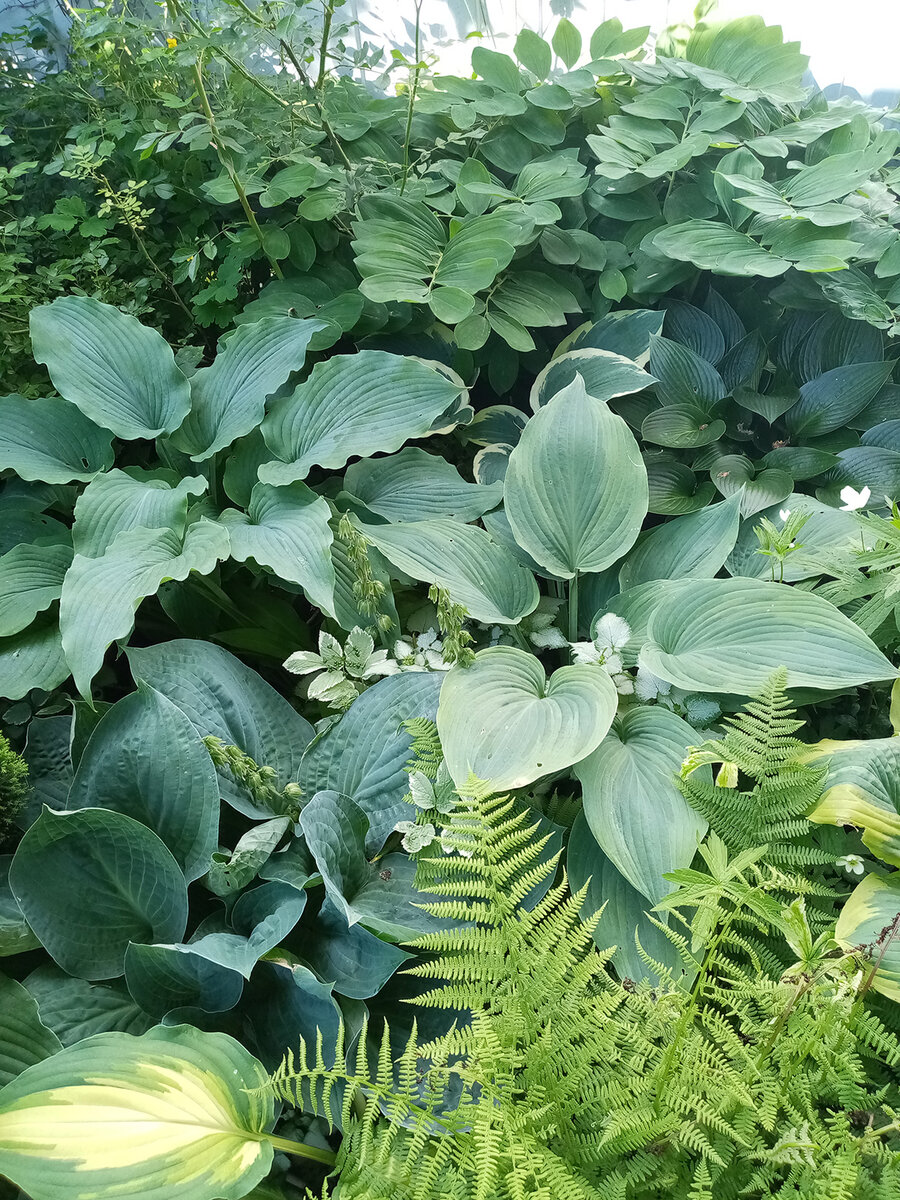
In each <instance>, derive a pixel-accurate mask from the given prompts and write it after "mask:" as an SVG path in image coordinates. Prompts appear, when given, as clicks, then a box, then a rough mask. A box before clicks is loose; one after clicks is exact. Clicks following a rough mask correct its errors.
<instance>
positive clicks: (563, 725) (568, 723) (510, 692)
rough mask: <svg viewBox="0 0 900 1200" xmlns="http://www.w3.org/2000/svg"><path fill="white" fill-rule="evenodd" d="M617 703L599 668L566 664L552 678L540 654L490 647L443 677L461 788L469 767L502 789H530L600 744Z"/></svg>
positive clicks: (443, 724) (445, 716) (450, 748)
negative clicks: (466, 664)
mask: <svg viewBox="0 0 900 1200" xmlns="http://www.w3.org/2000/svg"><path fill="white" fill-rule="evenodd" d="M617 703H618V693H617V692H616V689H615V686H614V684H613V682H612V680H611V679H610V677H609V676H608V675H607V673H606V672H605V671H604V670H603V669H602V668H600V667H597V666H593V665H591V666H574V667H560V668H559V670H557V671H554V673H553V674H552V675H551V676H550V678H549V680H548V679H547V677H546V674H545V672H544V668H543V667H542V666H541V664H540V662H539V661H538V659H537V658H535V657H534V656H533V655H531V654H526V653H525V651H523V650H517V649H516V648H515V647H513V646H491V647H489V648H488V649H486V650H481V651H479V652H478V654H477V655H476V657H475V662H474V663H473V665H472V666H470V667H465V668H463V667H454V668H453V670H452V671H450V673H449V674H448V676H447V678H446V679H445V680H444V686H443V688H442V689H441V702H440V704H439V706H438V716H437V723H438V730H439V731H440V735H441V745H442V746H443V748H444V755H445V758H446V762H447V767H448V769H449V771H450V774H451V775H452V777H453V780H454V782H455V783H456V784H457V786H458V787H462V786H463V785H464V784H465V782H466V780H467V779H468V777H469V774H470V773H474V774H475V775H477V777H478V778H479V779H483V780H485V781H488V780H489V781H490V782H491V783H492V784H493V785H494V786H495V788H496V789H497V791H503V790H504V789H505V788H520V787H526V786H527V785H528V784H529V783H533V782H534V781H535V780H536V779H540V778H541V776H543V775H551V774H552V773H553V772H554V771H561V770H563V768H565V767H569V766H571V765H572V763H576V762H580V761H581V759H583V758H585V757H586V756H587V755H588V754H590V753H591V751H592V750H594V749H596V747H597V746H598V745H599V744H600V741H601V740H602V738H603V736H604V735H605V733H606V731H607V730H608V729H609V727H610V725H611V723H612V719H613V717H614V716H615V713H616V706H617Z"/></svg>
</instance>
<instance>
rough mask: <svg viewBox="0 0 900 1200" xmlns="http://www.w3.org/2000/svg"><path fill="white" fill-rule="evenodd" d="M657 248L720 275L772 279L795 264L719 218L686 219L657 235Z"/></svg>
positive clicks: (662, 252) (655, 236) (655, 240)
mask: <svg viewBox="0 0 900 1200" xmlns="http://www.w3.org/2000/svg"><path fill="white" fill-rule="evenodd" d="M653 246H654V249H656V250H657V251H659V253H660V254H665V255H667V256H668V257H669V258H674V259H677V260H678V261H679V262H689V263H693V264H694V266H695V267H700V268H701V269H702V270H704V271H713V272H715V273H716V274H717V275H761V276H763V277H764V278H767V279H771V278H774V277H775V276H776V275H783V274H784V273H785V271H787V270H788V268H789V267H790V266H791V264H790V262H788V260H787V259H786V258H779V257H778V256H777V255H776V254H770V253H769V251H768V250H764V249H763V248H762V246H760V244H759V243H758V242H755V241H754V240H753V238H751V237H748V235H747V234H746V233H741V231H740V230H739V229H732V227H731V226H730V225H723V224H722V223H721V222H719V221H684V222H683V223H682V224H680V225H669V226H667V227H666V228H664V229H661V230H659V231H658V232H657V233H655V234H654V235H653Z"/></svg>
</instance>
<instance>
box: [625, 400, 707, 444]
mask: <svg viewBox="0 0 900 1200" xmlns="http://www.w3.org/2000/svg"><path fill="white" fill-rule="evenodd" d="M724 433H725V422H724V421H721V420H719V419H718V418H716V419H713V418H712V417H710V416H709V415H708V414H707V413H706V412H705V411H704V409H702V408H698V407H697V406H696V405H695V404H667V405H664V406H663V407H662V408H657V409H656V410H655V412H652V413H650V415H649V416H648V417H646V418H645V420H644V422H643V424H642V425H641V436H642V437H643V438H644V440H645V441H647V442H655V443H656V444H657V445H658V446H670V447H672V448H673V449H675V450H692V449H696V448H697V447H698V446H709V445H710V444H711V443H712V442H717V441H718V440H719V438H720V437H722V436H723V435H724Z"/></svg>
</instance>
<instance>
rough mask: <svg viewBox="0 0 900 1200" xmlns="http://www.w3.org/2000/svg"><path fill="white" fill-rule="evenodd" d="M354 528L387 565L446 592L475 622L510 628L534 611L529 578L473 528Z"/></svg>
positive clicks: (438, 522)
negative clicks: (435, 585)
mask: <svg viewBox="0 0 900 1200" xmlns="http://www.w3.org/2000/svg"><path fill="white" fill-rule="evenodd" d="M359 527H360V529H362V531H363V533H364V534H365V535H366V537H367V538H368V539H369V541H371V542H373V543H374V544H375V546H377V548H378V549H379V550H380V551H381V553H382V554H383V555H384V557H385V558H386V559H387V560H388V562H391V563H393V564H394V566H395V567H399V569H400V570H401V571H404V572H405V573H406V574H407V575H411V576H412V577H413V579H420V580H422V582H424V583H436V584H438V586H439V587H443V588H446V589H447V590H448V591H449V593H450V598H451V600H453V602H454V603H455V604H461V605H462V606H463V607H464V608H465V609H466V611H467V612H468V614H469V616H470V617H473V618H474V619H475V620H476V621H485V622H490V623H492V624H493V623H495V622H498V623H500V624H507V625H508V624H511V625H514V624H516V623H517V622H518V621H520V620H521V619H522V617H524V616H527V614H528V613H530V612H533V611H534V609H535V608H536V606H537V602H538V598H539V596H538V588H537V584H536V583H535V581H534V576H533V575H532V574H531V572H530V571H528V570H526V569H525V567H523V566H521V565H520V563H519V562H518V561H517V560H516V559H515V558H514V557H513V555H512V554H511V553H510V551H509V550H507V549H506V547H505V546H501V545H500V544H499V543H498V542H495V541H494V540H493V539H492V538H491V536H490V534H488V533H486V532H485V531H484V530H483V529H479V528H477V527H476V526H475V525H463V524H461V523H460V522H459V521H453V520H451V519H450V518H449V517H437V518H435V519H434V520H431V521H410V522H408V523H407V524H403V525H363V524H362V523H361V522H360V526H359Z"/></svg>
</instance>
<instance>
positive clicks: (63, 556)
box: [0, 542, 72, 637]
mask: <svg viewBox="0 0 900 1200" xmlns="http://www.w3.org/2000/svg"><path fill="white" fill-rule="evenodd" d="M71 561H72V551H71V549H70V547H68V546H44V545H29V544H28V543H27V542H24V543H22V544H21V545H19V546H15V547H14V548H13V549H12V550H10V551H9V552H8V553H7V554H4V555H2V556H0V637H10V636H11V635H12V634H14V633H19V632H21V630H23V629H25V628H27V627H28V626H29V625H30V624H31V622H32V621H33V620H34V618H35V617H36V616H37V614H38V613H40V612H43V611H44V609H46V608H49V607H50V605H51V604H52V603H53V601H54V600H58V599H59V597H60V594H61V592H62V585H63V579H64V578H65V574H66V571H67V569H68V567H69V564H70V563H71Z"/></svg>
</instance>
